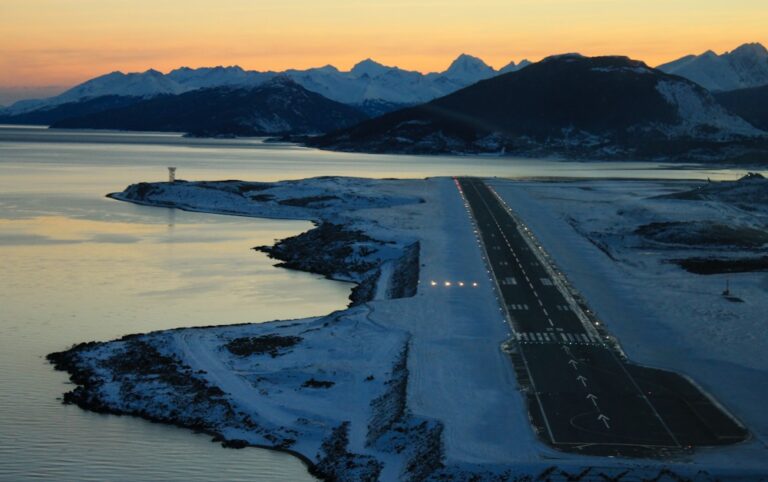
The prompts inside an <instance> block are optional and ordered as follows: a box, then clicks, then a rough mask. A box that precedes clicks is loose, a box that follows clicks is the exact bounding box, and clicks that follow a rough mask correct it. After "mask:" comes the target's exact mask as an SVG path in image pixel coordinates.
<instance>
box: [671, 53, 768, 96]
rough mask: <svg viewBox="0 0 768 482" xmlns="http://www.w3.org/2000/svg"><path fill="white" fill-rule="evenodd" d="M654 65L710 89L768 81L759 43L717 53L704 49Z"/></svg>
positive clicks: (767, 57) (766, 55)
mask: <svg viewBox="0 0 768 482" xmlns="http://www.w3.org/2000/svg"><path fill="white" fill-rule="evenodd" d="M658 69H659V70H661V71H663V72H666V73H668V74H674V75H679V76H681V77H685V78H687V79H689V80H692V81H694V82H696V83H697V84H699V85H701V86H702V87H704V88H706V89H709V90H712V91H728V90H736V89H744V88H750V87H759V86H761V85H766V84H768V50H766V48H765V47H764V46H762V45H761V44H759V43H750V44H744V45H742V46H740V47H738V48H736V49H734V50H732V51H730V52H725V53H723V54H721V55H718V54H716V53H715V52H713V51H711V50H708V51H706V52H704V53H703V54H701V55H687V56H685V57H683V58H680V59H677V60H675V61H673V62H669V63H666V64H662V65H659V66H658Z"/></svg>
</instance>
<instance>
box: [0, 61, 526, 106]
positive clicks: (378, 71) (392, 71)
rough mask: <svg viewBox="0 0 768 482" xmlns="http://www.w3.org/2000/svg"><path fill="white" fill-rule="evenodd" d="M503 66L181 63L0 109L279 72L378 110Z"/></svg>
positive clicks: (422, 98)
mask: <svg viewBox="0 0 768 482" xmlns="http://www.w3.org/2000/svg"><path fill="white" fill-rule="evenodd" d="M528 64H530V62H528V61H526V60H523V61H522V62H520V63H519V64H515V62H510V63H509V64H507V65H506V66H505V67H503V68H502V69H501V70H500V71H499V72H503V73H506V72H510V71H514V70H517V69H520V68H523V67H525V66H526V65H528ZM499 72H497V71H496V70H494V69H493V68H492V67H490V66H488V65H487V64H485V62H483V61H482V60H480V59H478V58H477V57H472V56H471V55H466V54H462V55H460V56H459V57H458V58H456V60H454V61H453V62H452V63H451V64H450V66H449V67H448V68H447V69H446V70H445V71H443V72H436V73H429V74H422V73H420V72H416V71H410V70H404V69H400V68H398V67H388V66H385V65H382V64H380V63H378V62H375V61H373V60H371V59H366V60H363V61H361V62H359V63H357V64H356V65H355V66H354V67H353V68H352V69H351V70H349V71H346V72H345V71H340V70H338V69H337V68H336V67H333V66H331V65H326V66H325V67H319V68H312V69H307V70H294V69H291V70H286V71H284V72H271V71H270V72H259V71H254V70H243V69H242V68H240V67H238V66H232V67H203V68H199V69H191V68H188V67H181V68H179V69H176V70H172V71H171V72H169V73H168V74H163V73H162V72H159V71H157V70H153V69H150V70H147V71H146V72H141V73H128V74H124V73H122V72H112V73H110V74H106V75H102V76H100V77H96V78H94V79H91V80H88V81H86V82H84V83H82V84H80V85H77V86H75V87H73V88H71V89H69V90H67V91H66V92H64V93H62V94H60V95H57V96H55V97H51V98H48V99H38V100H23V101H19V102H16V103H15V104H13V105H11V106H10V107H7V108H5V109H3V110H0V115H5V116H12V115H19V114H25V113H28V112H32V111H39V110H42V109H51V108H54V107H56V106H60V105H62V104H67V103H72V102H78V101H83V100H88V99H93V98H95V97H100V96H107V95H112V96H124V97H138V98H147V97H152V96H156V95H163V94H173V95H177V94H182V93H185V92H189V91H191V90H195V89H201V88H210V87H254V86H257V85H259V84H262V83H264V82H267V81H269V80H271V79H273V78H275V77H278V76H283V77H288V78H289V79H291V80H293V81H294V82H296V83H298V84H299V85H301V86H303V87H304V88H306V89H307V90H310V91H312V92H316V93H318V94H322V95H323V96H325V97H327V98H329V99H331V100H335V101H337V102H343V103H345V104H351V105H357V106H360V107H362V108H363V109H365V108H366V106H367V105H371V104H373V105H374V106H375V108H376V109H379V110H381V107H382V106H383V105H386V106H388V108H389V109H390V110H391V109H394V108H397V107H402V106H405V105H414V104H419V103H422V102H427V101H429V100H432V99H434V98H437V97H441V96H443V95H446V94H449V93H451V92H454V91H456V90H458V89H460V88H462V87H466V86H467V85H470V84H473V83H475V82H477V81H478V80H483V79H487V78H489V77H492V76H494V75H496V74H498V73H499ZM374 110H375V109H374Z"/></svg>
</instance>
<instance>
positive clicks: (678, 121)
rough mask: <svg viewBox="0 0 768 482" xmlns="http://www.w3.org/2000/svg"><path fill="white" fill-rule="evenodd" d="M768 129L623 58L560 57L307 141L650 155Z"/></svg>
mask: <svg viewBox="0 0 768 482" xmlns="http://www.w3.org/2000/svg"><path fill="white" fill-rule="evenodd" d="M764 134H765V133H763V132H761V131H759V130H757V129H755V128H754V127H753V126H751V125H749V124H748V123H747V122H746V121H744V120H743V119H741V118H739V117H737V116H735V115H732V114H730V113H728V112H726V110H725V109H723V108H722V106H720V105H719V104H718V103H717V102H716V101H715V100H714V98H713V97H712V96H711V94H710V93H709V92H708V91H707V90H705V89H703V88H702V87H700V86H698V85H696V84H694V83H692V82H690V81H688V80H686V79H683V78H680V77H676V76H671V75H667V74H665V73H663V72H661V71H658V70H655V69H651V68H649V67H648V66H646V65H645V64H644V63H642V62H639V61H635V60H630V59H628V58H626V57H594V58H588V57H582V56H580V55H577V54H572V55H564V56H556V57H550V58H548V59H545V60H543V61H541V62H539V63H536V64H533V65H530V66H528V67H526V68H524V69H522V70H519V71H516V72H511V73H508V74H504V75H500V76H496V77H493V78H490V79H488V80H484V81H481V82H478V83H476V84H474V85H472V86H470V87H467V88H465V89H462V90H459V91H458V92H455V93H453V94H450V95H447V96H445V97H442V98H439V99H436V100H434V101H432V102H429V103H426V104H423V105H419V106H416V107H412V108H408V109H404V110H400V111H396V112H393V113H390V114H386V115H384V116H382V117H379V118H376V119H372V120H369V121H366V122H363V123H361V124H359V125H357V126H354V127H352V128H349V129H346V130H342V131H340V132H335V133H331V134H328V135H326V136H322V137H319V138H316V139H312V140H310V141H309V143H310V145H314V146H318V147H322V148H328V149H338V150H349V151H365V152H402V153H430V154H431V153H489V152H492V153H518V154H525V155H530V154H535V155H541V154H545V155H551V154H558V155H566V156H576V157H585V156H586V157H601V158H611V157H626V156H638V157H654V156H673V155H677V154H681V153H690V152H691V151H692V150H693V149H705V150H706V149H712V148H715V147H719V146H722V145H724V144H727V143H729V142H733V141H736V140H744V139H749V138H753V137H759V136H762V135H764Z"/></svg>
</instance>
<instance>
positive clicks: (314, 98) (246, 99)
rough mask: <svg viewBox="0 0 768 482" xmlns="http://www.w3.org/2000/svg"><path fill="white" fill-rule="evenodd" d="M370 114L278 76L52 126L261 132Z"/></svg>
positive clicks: (329, 126)
mask: <svg viewBox="0 0 768 482" xmlns="http://www.w3.org/2000/svg"><path fill="white" fill-rule="evenodd" d="M366 118H367V116H366V115H365V114H364V113H362V112H361V111H360V110H358V109H356V108H354V107H351V106H348V105H345V104H341V103H339V102H335V101H332V100H330V99H326V98H325V97H323V96H321V95H319V94H316V93H314V92H310V91H308V90H306V89H305V88H303V87H301V86H300V85H298V84H296V83H295V82H293V81H291V80H289V79H286V78H283V77H278V78H275V79H273V80H271V81H269V82H267V83H265V84H262V85H259V86H257V87H253V88H234V87H218V88H211V89H199V90H194V91H191V92H187V93H184V94H180V95H163V96H157V97H153V98H151V99H147V100H142V101H140V102H137V103H133V104H131V105H127V106H124V107H117V108H114V109H109V110H105V111H102V112H97V113H93V114H87V115H83V116H81V117H75V118H68V119H64V120H61V121H59V122H56V123H54V124H53V125H52V126H51V127H53V128H88V129H118V130H132V131H137V130H138V131H171V132H186V133H190V134H192V135H198V136H218V135H235V136H262V135H276V134H302V133H304V134H306V133H323V132H328V131H331V130H335V129H341V128H344V127H348V126H351V125H353V124H356V123H358V122H360V121H362V120H364V119H366Z"/></svg>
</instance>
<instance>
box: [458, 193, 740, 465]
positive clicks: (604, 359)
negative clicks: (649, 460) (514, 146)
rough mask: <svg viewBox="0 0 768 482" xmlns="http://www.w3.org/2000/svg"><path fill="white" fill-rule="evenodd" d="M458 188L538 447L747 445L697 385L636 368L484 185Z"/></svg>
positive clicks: (603, 450)
mask: <svg viewBox="0 0 768 482" xmlns="http://www.w3.org/2000/svg"><path fill="white" fill-rule="evenodd" d="M456 185H457V187H458V189H459V192H460V194H461V195H462V196H463V198H464V200H465V202H466V204H467V206H468V209H469V211H470V214H471V216H472V218H473V220H474V223H475V225H476V228H477V231H478V232H477V235H478V240H479V241H480V244H481V246H482V248H483V249H484V251H485V258H486V260H487V263H488V267H489V271H490V274H491V275H492V277H493V279H495V281H496V285H497V288H498V293H499V302H500V315H502V316H503V317H504V318H506V319H507V320H508V322H509V324H510V326H511V329H512V334H513V336H512V339H511V340H510V341H509V342H508V343H507V344H506V351H507V352H508V353H509V354H510V357H511V361H512V363H513V364H514V367H515V371H516V373H517V378H518V381H519V383H520V385H521V387H522V390H523V391H524V393H526V395H527V399H528V409H529V413H530V419H531V423H532V424H533V426H534V429H535V430H536V432H537V433H538V435H539V436H540V438H541V439H542V440H543V441H545V442H546V443H548V444H550V445H551V446H553V447H555V448H557V449H560V450H565V451H575V452H580V453H589V454H595V455H625V456H663V455H665V454H667V453H671V452H679V451H683V450H688V449H690V448H692V447H694V446H702V445H722V444H728V443H735V442H739V441H742V440H744V439H745V438H746V437H747V436H748V432H747V430H746V429H745V428H744V427H743V426H741V424H740V423H739V422H738V421H736V420H735V419H734V418H733V417H731V416H730V415H729V414H727V413H726V412H725V411H724V410H723V409H721V408H720V406H719V404H717V403H716V402H714V401H713V400H712V399H711V398H710V397H709V396H708V395H707V394H705V393H703V392H702V391H701V390H699V389H698V388H697V387H696V385H694V384H693V383H692V382H691V381H689V380H688V379H686V378H685V377H682V376H680V375H678V374H675V373H672V372H668V371H664V370H657V369H651V368H646V367H642V366H639V365H635V364H632V363H631V362H629V361H628V360H627V359H626V358H624V357H623V355H622V353H621V351H620V350H619V349H618V347H617V346H616V345H615V344H614V343H613V341H612V339H611V337H610V336H609V334H608V333H606V332H605V331H604V329H603V327H602V324H601V322H600V320H597V319H596V318H595V317H594V315H593V314H592V313H591V312H590V311H589V308H588V307H587V306H586V305H585V304H584V302H583V301H581V300H580V299H579V298H578V297H577V296H574V292H573V290H572V289H571V288H570V287H569V285H568V283H567V280H566V279H565V277H563V276H562V275H561V274H560V273H559V272H558V271H557V267H556V266H554V264H553V263H552V262H551V261H550V260H549V258H548V257H547V256H546V253H545V251H544V249H543V248H542V247H541V246H538V245H537V244H536V242H535V239H534V238H533V237H532V236H531V235H530V233H529V232H528V231H527V228H526V227H525V226H524V225H522V224H518V222H517V221H516V219H515V217H514V216H513V212H512V210H511V209H510V208H509V207H508V206H506V205H505V204H504V202H503V201H502V199H501V198H500V197H499V196H498V195H497V194H496V193H495V192H494V191H493V190H492V189H491V188H490V187H489V186H487V185H486V184H485V183H484V182H483V181H482V180H480V179H476V178H459V179H457V180H456Z"/></svg>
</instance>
